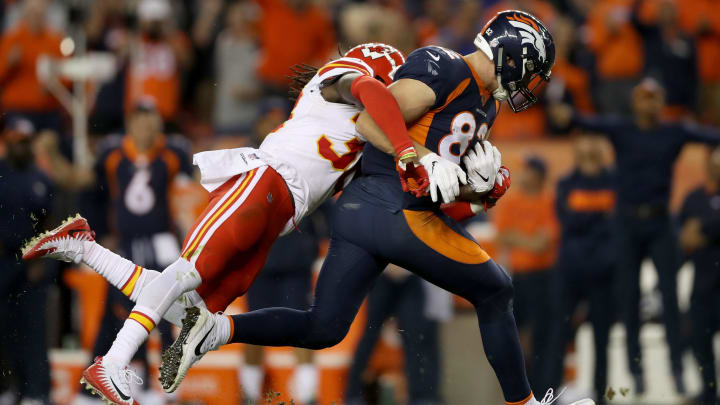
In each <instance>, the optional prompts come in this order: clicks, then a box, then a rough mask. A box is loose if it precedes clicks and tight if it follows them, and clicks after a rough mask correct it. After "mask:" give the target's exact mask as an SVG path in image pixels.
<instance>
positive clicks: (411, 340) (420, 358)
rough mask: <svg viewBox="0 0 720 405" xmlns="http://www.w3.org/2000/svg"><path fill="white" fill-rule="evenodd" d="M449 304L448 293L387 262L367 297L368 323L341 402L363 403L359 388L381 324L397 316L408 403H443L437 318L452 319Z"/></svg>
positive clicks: (431, 404) (357, 404) (353, 404)
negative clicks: (441, 398) (437, 298)
mask: <svg viewBox="0 0 720 405" xmlns="http://www.w3.org/2000/svg"><path fill="white" fill-rule="evenodd" d="M435 297H439V300H436V299H433V298H435ZM438 301H440V302H438ZM451 305H452V300H451V297H450V296H449V295H447V293H444V292H443V291H442V290H439V289H438V288H437V287H435V286H433V285H431V284H429V283H427V282H425V281H423V280H422V279H420V278H419V277H417V276H415V275H413V274H412V273H410V272H408V271H407V270H405V269H402V268H400V267H397V266H395V265H392V264H391V265H389V266H388V267H387V268H386V269H385V271H384V272H383V273H382V275H381V276H380V278H378V280H377V283H376V284H375V286H374V287H373V289H372V290H371V291H370V293H369V295H368V299H367V323H366V324H365V331H364V332H363V335H362V338H361V339H360V342H359V343H358V345H357V348H356V349H355V356H354V357H353V362H352V366H351V367H350V371H349V373H348V378H347V389H346V391H345V403H346V404H347V405H365V404H366V403H367V402H366V396H367V393H364V392H363V385H364V384H363V383H364V382H365V378H363V376H364V374H365V369H366V368H367V365H368V363H369V362H370V358H371V356H372V353H373V349H375V345H376V344H377V342H378V340H379V339H380V333H381V332H382V329H383V324H384V323H385V321H386V320H388V319H389V318H390V317H395V318H396V319H397V326H398V329H399V330H400V336H401V337H402V341H403V354H404V359H405V362H404V363H405V374H406V375H407V381H408V384H407V386H408V397H409V398H408V404H410V405H439V404H441V403H442V401H441V400H440V368H441V365H440V341H439V336H438V334H439V322H438V321H439V320H447V319H448V318H449V317H450V311H451ZM443 312H444V313H443Z"/></svg>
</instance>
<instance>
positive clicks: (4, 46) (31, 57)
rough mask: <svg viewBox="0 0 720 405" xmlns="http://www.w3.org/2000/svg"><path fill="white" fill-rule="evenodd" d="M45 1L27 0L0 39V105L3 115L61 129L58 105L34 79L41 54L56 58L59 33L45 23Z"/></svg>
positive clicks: (40, 125) (59, 130) (36, 127)
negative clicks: (10, 26)
mask: <svg viewBox="0 0 720 405" xmlns="http://www.w3.org/2000/svg"><path fill="white" fill-rule="evenodd" d="M47 7H48V6H47V2H46V1H45V0H27V1H25V4H24V9H23V18H22V21H21V22H20V23H19V24H18V25H17V26H15V27H14V28H12V29H10V30H8V31H6V32H5V33H4V34H3V35H2V39H0V105H1V107H2V110H3V111H4V112H5V114H7V116H8V117H7V118H13V117H14V116H17V118H20V117H22V118H25V119H27V120H29V121H30V122H32V124H33V125H34V127H35V129H37V130H43V129H52V130H55V131H57V132H62V120H61V115H60V104H59V103H58V101H57V100H56V99H55V98H54V97H53V95H52V94H50V92H49V91H48V90H47V89H46V88H45V87H44V86H43V85H42V84H41V83H40V81H39V80H38V78H37V73H36V65H37V61H38V59H40V57H41V56H43V55H47V56H49V57H53V58H60V57H62V54H61V53H60V41H61V40H62V38H61V35H60V34H59V33H57V32H54V31H52V30H51V29H50V28H49V27H48V24H47V15H46V14H47Z"/></svg>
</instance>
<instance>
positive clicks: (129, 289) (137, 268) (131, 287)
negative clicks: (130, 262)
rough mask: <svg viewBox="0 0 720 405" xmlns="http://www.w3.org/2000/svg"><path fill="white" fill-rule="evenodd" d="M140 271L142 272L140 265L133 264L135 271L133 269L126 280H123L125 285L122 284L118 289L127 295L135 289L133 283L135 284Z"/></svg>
mask: <svg viewBox="0 0 720 405" xmlns="http://www.w3.org/2000/svg"><path fill="white" fill-rule="evenodd" d="M141 273H142V267H140V266H135V271H133V274H132V275H131V276H130V278H128V280H127V281H126V282H125V285H123V286H122V288H121V289H120V291H122V293H123V294H125V295H127V296H128V297H129V296H130V294H132V292H133V290H134V289H135V284H137V281H138V279H139V278H140V274H141Z"/></svg>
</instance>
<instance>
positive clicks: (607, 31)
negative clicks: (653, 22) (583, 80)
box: [588, 0, 644, 115]
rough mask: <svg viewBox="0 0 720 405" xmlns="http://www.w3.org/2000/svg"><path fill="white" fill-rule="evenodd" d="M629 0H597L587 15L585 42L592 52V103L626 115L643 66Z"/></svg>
mask: <svg viewBox="0 0 720 405" xmlns="http://www.w3.org/2000/svg"><path fill="white" fill-rule="evenodd" d="M632 2H633V0H598V1H596V2H595V4H594V6H593V8H592V10H591V11H590V15H589V18H588V28H589V42H588V46H589V47H590V49H592V51H593V52H594V53H595V58H596V63H597V76H598V81H597V85H596V87H595V92H594V93H595V96H596V100H595V102H596V106H597V107H598V109H599V111H600V112H602V113H612V114H618V115H627V114H628V112H629V111H630V104H629V100H630V92H631V90H632V86H633V85H634V84H635V83H636V81H637V78H638V76H639V75H640V73H641V72H642V68H643V59H644V58H643V47H642V46H643V44H642V39H641V38H640V35H639V34H638V32H637V30H636V29H635V27H634V26H633V24H632V18H631V17H632Z"/></svg>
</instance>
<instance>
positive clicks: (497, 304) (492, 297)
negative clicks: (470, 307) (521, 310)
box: [473, 263, 515, 321]
mask: <svg viewBox="0 0 720 405" xmlns="http://www.w3.org/2000/svg"><path fill="white" fill-rule="evenodd" d="M492 264H493V266H494V267H495V268H494V270H495V271H496V272H497V274H496V275H497V277H495V278H494V279H493V282H492V284H491V285H490V286H486V287H489V288H488V289H487V290H486V291H487V293H486V294H485V295H484V296H483V297H477V299H476V300H474V301H473V303H474V304H475V307H476V309H477V312H478V316H479V317H480V318H481V321H482V320H492V319H495V318H496V317H497V316H498V315H502V314H505V313H507V312H510V311H512V309H513V296H514V294H515V290H514V288H513V283H512V278H510V276H509V275H508V274H507V272H505V270H503V268H502V267H500V266H499V265H497V264H495V263H492Z"/></svg>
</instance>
